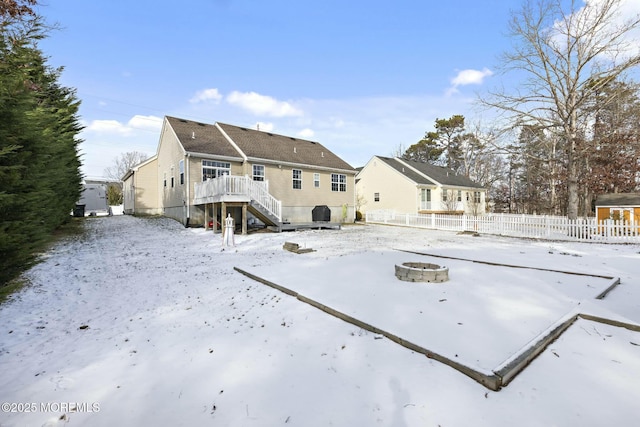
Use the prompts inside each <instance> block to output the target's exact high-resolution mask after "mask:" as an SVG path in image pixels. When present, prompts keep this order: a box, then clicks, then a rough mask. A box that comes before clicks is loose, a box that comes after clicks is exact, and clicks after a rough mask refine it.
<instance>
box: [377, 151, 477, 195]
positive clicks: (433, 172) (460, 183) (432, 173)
mask: <svg viewBox="0 0 640 427" xmlns="http://www.w3.org/2000/svg"><path fill="white" fill-rule="evenodd" d="M376 157H378V158H379V159H381V160H383V161H384V162H385V163H387V164H388V165H389V166H391V167H393V168H394V169H395V170H397V171H398V172H400V173H402V174H404V175H405V176H406V177H407V178H409V179H411V180H412V181H414V182H415V183H416V184H422V185H434V184H435V182H434V181H436V182H438V183H440V184H442V185H448V186H455V187H470V188H484V187H483V186H482V185H480V184H478V183H477V182H474V181H472V180H471V179H469V178H467V177H466V176H464V175H459V174H456V173H455V172H454V171H453V170H451V169H448V168H445V167H442V166H435V165H432V164H429V163H425V162H418V161H416V160H405V159H401V160H400V159H397V158H393V159H392V158H389V157H380V156H376ZM405 164H407V165H409V166H410V167H411V168H414V169H416V170H417V171H419V172H420V173H417V172H415V171H414V170H413V169H411V168H408V167H406V166H405ZM423 174H424V175H426V176H427V177H429V178H431V179H427V178H425V177H424V176H423ZM432 180H433V181H432Z"/></svg>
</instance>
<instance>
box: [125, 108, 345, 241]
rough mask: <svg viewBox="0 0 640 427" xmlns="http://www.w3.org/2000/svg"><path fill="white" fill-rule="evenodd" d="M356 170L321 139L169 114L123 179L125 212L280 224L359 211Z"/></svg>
mask: <svg viewBox="0 0 640 427" xmlns="http://www.w3.org/2000/svg"><path fill="white" fill-rule="evenodd" d="M355 174H356V171H355V169H353V168H352V167H351V166H350V165H349V164H348V163H346V162H345V161H344V160H342V159H341V158H339V157H338V156H336V155H335V154H334V153H332V152H331V151H329V150H328V149H327V148H326V147H324V146H323V145H321V144H319V143H317V142H313V141H308V140H304V139H299V138H294V137H289V136H283V135H277V134H273V133H269V132H262V131H258V130H253V129H248V128H244V127H238V126H232V125H228V124H224V123H215V124H206V123H199V122H194V121H190V120H184V119H179V118H175V117H165V118H164V122H163V126H162V131H161V134H160V141H159V143H158V149H157V152H156V154H155V156H153V157H152V158H151V159H148V160H147V161H145V162H143V163H141V164H140V165H138V166H136V167H134V168H133V169H131V170H130V171H129V172H128V173H127V174H126V175H125V177H124V178H123V181H124V204H125V213H136V214H161V215H165V216H167V217H171V218H175V219H176V220H178V221H180V222H182V223H183V224H185V225H189V224H204V225H205V227H207V226H208V225H209V223H212V225H213V227H214V228H217V227H219V224H220V223H222V222H223V221H222V219H223V218H225V217H226V216H227V214H229V213H230V214H231V215H232V216H233V217H234V219H235V220H236V224H240V225H241V226H242V230H243V232H244V231H246V227H247V222H248V221H249V220H251V218H250V217H252V218H255V219H257V220H259V221H261V222H263V223H264V224H266V225H270V226H275V227H277V228H278V229H282V226H283V225H284V224H295V223H309V222H312V220H313V217H312V211H313V209H314V207H315V206H319V205H321V206H322V205H326V206H328V207H329V209H330V210H331V216H330V219H331V222H337V223H340V222H344V221H353V220H354V217H355Z"/></svg>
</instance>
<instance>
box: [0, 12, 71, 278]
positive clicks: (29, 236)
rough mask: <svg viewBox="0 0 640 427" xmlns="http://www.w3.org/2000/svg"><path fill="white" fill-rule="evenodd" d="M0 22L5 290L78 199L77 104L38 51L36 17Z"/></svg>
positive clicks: (0, 258) (0, 227)
mask: <svg viewBox="0 0 640 427" xmlns="http://www.w3.org/2000/svg"><path fill="white" fill-rule="evenodd" d="M27 16H28V17H27V18H24V15H17V16H13V15H11V14H5V15H3V16H2V21H1V23H0V123H1V124H2V125H1V126H0V217H1V218H2V223H1V224H0V285H2V284H4V283H5V282H6V281H8V280H10V279H11V278H13V277H15V275H17V274H18V273H19V272H20V271H22V270H23V269H24V268H25V267H26V266H28V265H29V264H30V263H31V262H32V261H33V260H34V259H35V254H36V252H37V251H38V250H41V248H42V245H43V243H45V242H46V241H47V240H48V239H49V237H50V235H51V233H52V232H53V231H54V230H55V229H56V228H57V227H59V226H60V225H61V224H63V223H64V222H65V221H67V220H68V219H69V217H70V212H71V211H72V209H73V207H74V205H75V203H76V201H77V200H78V199H79V196H80V189H81V182H82V176H81V174H80V169H79V168H80V159H79V157H78V152H77V146H78V143H79V142H80V141H79V140H78V139H77V135H78V133H79V132H80V130H81V126H80V124H79V120H78V116H77V114H78V107H79V101H78V100H77V99H76V97H75V93H74V91H73V90H71V89H69V88H65V87H62V86H60V85H59V84H58V78H59V75H60V72H61V70H59V69H58V70H54V69H51V68H50V67H48V66H47V65H46V59H45V58H44V56H43V54H42V52H41V51H40V50H39V49H38V47H37V43H38V41H39V40H41V39H42V38H43V37H44V36H45V30H44V28H43V25H42V23H41V19H40V18H39V17H37V16H36V17H32V16H31V14H27Z"/></svg>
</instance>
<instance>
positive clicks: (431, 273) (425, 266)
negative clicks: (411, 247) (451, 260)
mask: <svg viewBox="0 0 640 427" xmlns="http://www.w3.org/2000/svg"><path fill="white" fill-rule="evenodd" d="M396 277H397V278H398V279H400V280H404V281H405V282H431V283H442V282H446V281H447V280H449V268H447V267H441V266H439V265H437V264H429V263H425V262H405V263H403V264H402V265H397V264H396Z"/></svg>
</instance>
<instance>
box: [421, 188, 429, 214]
mask: <svg viewBox="0 0 640 427" xmlns="http://www.w3.org/2000/svg"><path fill="white" fill-rule="evenodd" d="M430 209H431V189H430V188H421V189H420V210H423V211H426V210H430Z"/></svg>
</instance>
